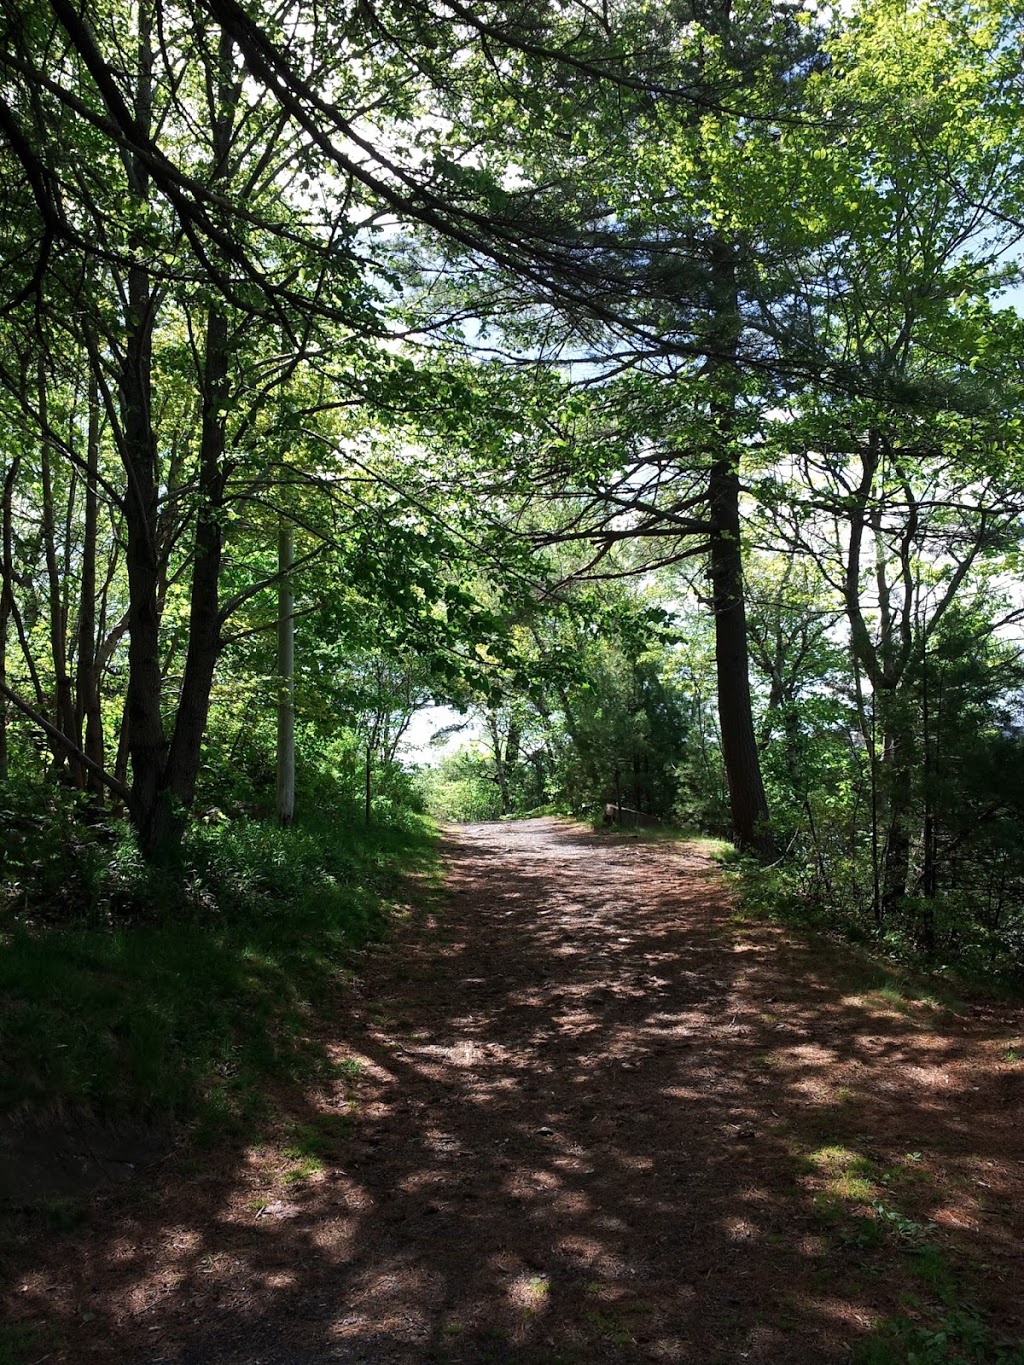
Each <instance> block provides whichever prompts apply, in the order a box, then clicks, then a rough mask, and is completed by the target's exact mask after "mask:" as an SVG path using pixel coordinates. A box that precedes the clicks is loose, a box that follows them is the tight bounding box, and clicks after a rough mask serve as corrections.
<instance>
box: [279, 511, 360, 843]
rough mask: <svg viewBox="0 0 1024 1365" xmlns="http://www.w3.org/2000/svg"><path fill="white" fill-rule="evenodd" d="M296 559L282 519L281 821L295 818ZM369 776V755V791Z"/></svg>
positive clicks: (280, 634)
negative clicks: (293, 571)
mask: <svg viewBox="0 0 1024 1365" xmlns="http://www.w3.org/2000/svg"><path fill="white" fill-rule="evenodd" d="M293 562H294V545H293V541H292V527H291V525H290V523H287V522H283V521H282V523H281V529H280V531H279V533H278V541H277V569H278V573H279V574H280V575H281V580H280V584H279V586H278V590H277V594H278V596H277V818H278V821H279V822H280V823H281V824H282V825H290V824H291V823H292V821H293V820H294V819H295V599H294V594H293V592H292V583H291V578H290V576H289V575H290V572H291V567H292V564H293ZM367 755H369V749H367ZM369 780H370V779H369V757H367V791H369ZM367 799H369V797H367ZM367 823H369V813H368V812H367Z"/></svg>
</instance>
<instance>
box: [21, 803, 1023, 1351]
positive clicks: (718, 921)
mask: <svg viewBox="0 0 1024 1365" xmlns="http://www.w3.org/2000/svg"><path fill="white" fill-rule="evenodd" d="M447 861H448V866H449V880H448V885H447V894H446V897H445V904H444V905H443V906H442V907H441V908H440V909H438V910H437V912H436V914H435V913H434V912H431V913H429V914H421V915H420V916H418V917H415V918H414V919H413V920H411V921H410V922H409V923H408V924H407V925H406V927H405V929H404V930H403V932H402V935H401V936H400V942H399V943H398V944H397V945H393V946H392V947H391V948H389V949H388V950H387V952H385V953H379V954H373V955H371V956H370V957H369V958H368V959H367V960H366V962H365V964H364V968H363V969H362V971H361V974H360V985H359V992H358V994H357V995H356V996H354V997H353V998H352V999H350V1001H349V1003H348V1005H347V1006H346V1008H345V1012H344V1015H343V1017H342V1018H341V1019H340V1021H331V1022H330V1029H331V1031H332V1038H331V1046H332V1047H333V1049H334V1055H335V1058H336V1061H337V1063H338V1083H337V1086H336V1088H335V1089H334V1090H333V1091H332V1092H331V1093H325V1094H321V1095H316V1096H312V1097H309V1099H308V1102H307V1108H306V1110H305V1112H300V1113H298V1114H297V1115H296V1121H295V1130H294V1132H295V1135H294V1137H293V1140H292V1142H291V1144H290V1145H289V1144H288V1143H287V1141H286V1142H285V1143H284V1147H285V1148H286V1150H285V1151H284V1153H282V1147H281V1144H276V1145H275V1143H272V1142H271V1143H268V1144H267V1146H266V1147H265V1148H263V1149H256V1150H252V1151H249V1152H247V1153H245V1154H243V1156H242V1157H241V1158H240V1159H235V1160H233V1161H232V1162H231V1163H226V1162H225V1163H222V1164H219V1165H217V1166H215V1167H213V1168H210V1169H202V1168H201V1167H200V1168H198V1169H196V1170H194V1171H193V1173H192V1175H191V1176H190V1177H189V1178H188V1179H187V1180H185V1181H184V1183H183V1181H182V1178H181V1175H180V1173H179V1174H178V1175H176V1176H175V1177H174V1179H173V1180H169V1181H167V1182H166V1183H165V1184H164V1185H163V1186H159V1187H156V1188H155V1189H154V1193H153V1198H152V1201H151V1202H150V1203H149V1204H148V1205H144V1206H141V1207H140V1206H139V1205H138V1201H137V1200H136V1201H135V1202H134V1203H132V1202H131V1201H127V1202H125V1200H124V1196H123V1195H119V1196H110V1198H109V1200H108V1202H107V1204H106V1205H104V1206H103V1207H102V1208H101V1214H102V1216H103V1217H104V1218H105V1220H106V1224H105V1226H104V1227H103V1229H102V1230H101V1231H100V1232H97V1233H90V1234H88V1235H83V1236H79V1237H78V1238H77V1239H73V1240H71V1241H69V1242H66V1243H64V1244H63V1245H62V1247H61V1248H59V1250H58V1251H57V1252H56V1253H55V1258H54V1260H53V1261H51V1262H50V1263H49V1264H43V1265H40V1266H39V1267H38V1269H37V1270H35V1271H34V1272H33V1273H31V1274H29V1275H27V1276H25V1277H23V1281H22V1284H21V1286H20V1289H21V1295H22V1297H21V1300H20V1303H21V1304H22V1305H24V1310H23V1311H24V1312H25V1313H26V1315H27V1316H32V1315H34V1314H36V1313H44V1312H45V1313H49V1314H50V1316H51V1318H52V1317H56V1318H58V1319H59V1320H61V1322H62V1323H63V1334H64V1336H63V1340H64V1344H65V1346H66V1350H65V1349H59V1350H57V1351H55V1352H53V1353H52V1354H51V1355H50V1356H49V1361H51V1362H53V1365H58V1362H63V1361H67V1362H71V1361H74V1362H79V1361H82V1362H85V1361H99V1360H110V1361H118V1362H126V1363H127V1365H172V1363H173V1365H242V1362H244V1363H245V1365H326V1363H327V1362H341V1363H342V1365H355V1363H356V1362H366V1363H367V1365H414V1362H439V1363H440V1362H481V1363H482V1362H487V1361H493V1362H504V1363H505V1365H511V1363H512V1362H516V1363H517V1365H540V1362H545V1363H546V1365H555V1363H556V1362H565V1363H566V1365H587V1362H593V1361H624V1362H631V1361H641V1360H656V1361H657V1360H662V1361H686V1362H701V1363H702V1365H710V1363H711V1362H716V1361H717V1362H733V1361H751V1362H775V1363H777V1365H800V1363H801V1362H829V1361H843V1360H848V1359H850V1358H851V1354H852V1352H853V1350H854V1349H855V1347H856V1346H857V1343H858V1342H859V1341H861V1340H862V1339H863V1338H864V1337H865V1336H866V1335H867V1334H868V1333H869V1332H870V1330H871V1328H872V1325H873V1324H874V1323H875V1321H876V1320H877V1319H878V1318H879V1317H884V1316H887V1315H889V1314H891V1313H893V1312H896V1311H899V1310H900V1309H901V1308H902V1310H903V1311H909V1312H910V1314H911V1316H914V1315H915V1314H917V1315H918V1316H921V1317H924V1318H927V1317H929V1315H931V1317H932V1318H934V1315H935V1313H936V1312H945V1311H947V1310H948V1309H949V1308H950V1307H951V1306H953V1307H957V1306H959V1308H964V1306H965V1305H973V1304H975V1303H977V1304H979V1305H980V1309H984V1310H985V1312H987V1313H989V1314H990V1315H991V1314H994V1318H992V1321H994V1323H995V1328H994V1329H993V1330H995V1331H996V1332H997V1334H1000V1335H1003V1336H1006V1337H1010V1336H1012V1335H1014V1334H1017V1335H1020V1336H1024V1323H1022V1322H1021V1320H1020V1316H1019V1315H1020V1311H1021V1304H1020V1303H1019V1302H1018V1299H1019V1298H1020V1297H1021V1296H1020V1294H1019V1291H1020V1289H1021V1286H1024V1254H1022V1246H1024V1226H1022V1222H1021V1219H1022V1213H1024V1164H1022V1161H1021V1158H1022V1157H1024V1145H1022V1142H1021V1127H1020V1124H1021V1119H1022V1117H1024V1115H1022V1112H1021V1099H1022V1092H1024V1067H1022V1066H1021V1064H1020V1063H1018V1062H1016V1061H1015V1060H1014V1059H1013V1056H1012V1054H1009V1055H1008V1054H1007V1049H1008V1048H1009V1047H1010V1043H1011V1042H1012V1039H1013V1036H1014V1035H1013V1030H1014V1027H1016V1029H1017V1030H1018V1032H1017V1034H1016V1035H1015V1036H1016V1038H1017V1040H1018V1041H1020V1029H1021V1028H1022V1025H1021V1021H1020V1019H1019V1018H1017V1019H1015V1018H1014V1016H1013V1015H1012V1014H1011V1013H1010V1012H1009V1011H1007V1010H1003V1011H996V1010H993V1011H988V1010H984V1009H978V1008H972V1009H970V1010H967V1009H966V1008H964V1009H961V1010H959V1011H958V1012H957V1013H955V1014H954V1013H949V1012H946V1013H942V1012H939V1011H936V1010H935V1009H930V1008H928V1007H927V1006H925V1005H907V1004H904V1003H903V1002H902V1001H900V1000H899V998H898V997H895V996H889V997H887V996H886V994H885V993H884V992H883V993H879V992H877V991H874V992H873V991H872V990H871V989H870V986H871V984H872V979H874V980H877V977H875V978H872V977H871V976H870V975H868V976H867V977H862V978H861V979H858V975H857V974H858V972H859V971H861V970H862V969H860V968H858V967H857V965H856V963H855V962H854V961H853V959H851V957H850V955H849V953H848V952H847V951H846V950H840V949H838V948H837V949H830V948H828V947H827V945H826V946H825V947H824V948H822V946H821V945H818V946H817V947H816V948H814V949H813V950H812V949H811V948H810V947H809V946H808V945H807V944H805V943H802V942H800V941H797V940H793V941H790V939H789V938H787V936H786V935H785V934H784V933H783V932H782V931H778V930H774V929H765V928H751V927H749V926H744V925H742V924H736V923H734V922H733V917H732V907H731V905H730V902H729V898H728V895H727V894H726V893H725V891H724V890H723V888H722V886H721V884H720V882H719V880H718V878H717V875H716V873H715V870H714V868H713V866H712V865H711V864H710V863H709V862H708V860H707V859H705V858H704V857H703V856H702V855H701V853H700V852H699V850H697V849H696V848H695V847H694V846H692V845H682V844H680V845H670V844H664V843H657V844H647V843H643V842H641V841H636V840H631V839H629V838H628V837H620V838H613V837H607V836H601V835H592V834H589V833H587V832H585V831H581V830H579V829H578V828H574V827H572V826H569V825H567V824H560V823H559V822H557V821H553V820H534V821H527V822H522V823H520V824H511V825H476V826H468V827H460V828H458V829H453V830H452V831H450V833H449V837H448V841H447ZM236 1156H237V1154H236ZM908 1292H910V1293H912V1294H913V1295H915V1296H916V1304H915V1303H911V1305H910V1307H909V1309H908V1308H907V1305H906V1301H905V1300H906V1295H907V1293H908ZM901 1296H903V1299H904V1302H903V1303H902V1304H901V1302H900V1299H901ZM944 1301H948V1302H946V1307H944V1308H943V1307H942V1304H943V1302H944ZM965 1311H970V1312H973V1308H968V1309H967V1310H965ZM1015 1314H1017V1315H1018V1316H1017V1318H1016V1320H1015V1317H1014V1315H1015ZM892 1359H896V1357H895V1356H894V1357H892ZM936 1359H938V1357H936Z"/></svg>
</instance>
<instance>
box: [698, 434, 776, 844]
mask: <svg viewBox="0 0 1024 1365" xmlns="http://www.w3.org/2000/svg"><path fill="white" fill-rule="evenodd" d="M709 504H710V509H711V520H712V526H713V530H712V533H711V553H710V577H711V600H712V605H713V609H714V614H715V660H716V664H717V677H718V717H719V726H720V730H721V736H722V759H723V762H724V764H725V774H726V781H727V782H728V784H729V804H730V808H731V811H732V828H733V838H734V840H735V842H736V847H737V848H740V849H746V850H749V851H751V852H754V853H757V854H759V855H761V856H762V857H768V858H770V857H771V856H772V854H773V853H774V843H773V840H772V835H771V830H770V828H769V825H768V801H767V799H766V797H765V792H764V783H763V781H762V778H761V760H760V757H759V755H758V752H757V740H756V737H755V734H754V719H753V712H752V709H751V701H750V662H749V658H748V653H747V616H746V608H745V605H744V600H743V560H742V551H741V548H740V517H739V474H738V472H737V470H736V467H735V465H734V464H733V462H732V460H731V459H721V460H716V461H715V463H714V464H713V466H712V468H711V480H710V485H709Z"/></svg>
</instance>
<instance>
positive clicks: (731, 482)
mask: <svg viewBox="0 0 1024 1365" xmlns="http://www.w3.org/2000/svg"><path fill="white" fill-rule="evenodd" d="M722 12H723V15H726V16H727V14H728V6H727V5H726V6H724V7H723V8H722ZM711 261H712V268H713V272H714V284H713V288H714V292H715V296H716V297H715V303H714V325H713V327H712V329H711V334H710V337H709V341H710V345H709V347H708V359H709V365H708V381H709V384H711V385H712V386H713V388H712V398H711V411H710V416H711V421H712V427H713V439H715V441H716V444H717V449H716V450H715V453H714V457H713V459H712V464H711V470H710V474H709V480H708V511H709V513H710V520H711V536H710V550H709V565H708V572H709V576H710V579H711V603H712V609H713V611H714V615H715V664H716V672H717V686H718V723H719V730H720V733H721V737H722V761H723V763H724V765H725V776H726V781H727V783H728V786H729V805H730V809H731V812H732V830H733V839H734V841H735V844H736V847H737V848H739V849H744V850H747V851H749V852H752V853H756V854H757V855H758V856H760V857H762V858H766V859H767V858H771V857H772V856H774V852H775V844H774V840H773V838H772V832H771V827H770V825H769V822H768V801H767V798H766V796H765V791H764V782H763V780H762V777H761V760H760V756H759V754H758V751H757V738H756V735H755V733H754V717H753V711H752V708H751V700H750V659H749V652H748V643H747V612H746V604H745V600H744V586H743V548H742V543H741V540H740V476H739V464H738V457H737V456H736V455H735V454H734V453H733V449H732V447H733V439H734V430H733V429H734V425H735V408H736V367H737V360H738V352H739V344H740V334H741V328H742V320H741V316H740V307H739V288H738V285H737V280H736V261H735V255H734V252H733V249H732V247H731V246H730V244H729V243H728V242H726V241H724V240H721V239H719V240H717V241H716V242H715V243H714V244H713V247H712V252H711Z"/></svg>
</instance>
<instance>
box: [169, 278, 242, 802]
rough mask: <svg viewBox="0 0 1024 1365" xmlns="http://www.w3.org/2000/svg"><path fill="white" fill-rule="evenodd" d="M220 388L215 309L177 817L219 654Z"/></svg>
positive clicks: (175, 749) (189, 791)
mask: <svg viewBox="0 0 1024 1365" xmlns="http://www.w3.org/2000/svg"><path fill="white" fill-rule="evenodd" d="M227 388H228V326H227V321H226V319H225V318H224V316H223V314H222V313H221V312H220V310H219V309H218V308H217V306H216V305H213V306H211V308H210V312H209V314H208V316H207V320H206V356H205V359H204V374H203V414H202V427H201V435H200V443H199V484H198V494H199V503H198V508H197V511H196V530H195V554H194V556H193V564H192V599H191V603H190V607H189V635H188V648H187V650H186V653H185V668H184V672H183V675H182V681H181V693H180V695H179V697H178V712H177V716H176V717H175V723H174V735H173V738H172V740H171V748H170V753H169V755H168V759H167V788H168V790H169V791H170V793H171V795H172V796H173V798H174V802H175V806H176V808H177V809H178V810H180V811H185V810H187V809H188V807H189V806H190V805H191V804H192V799H193V797H194V796H195V789H196V779H197V777H198V775H199V762H200V757H201V754H202V747H203V736H204V735H205V733H206V722H207V719H208V717H209V714H210V693H211V691H212V690H213V675H214V669H215V668H216V666H217V659H218V657H219V655H220V649H221V622H220V574H221V561H222V558H223V550H224V531H223V515H222V514H223V510H224V482H225V480H224V447H225V427H224V404H225V403H226V401H227Z"/></svg>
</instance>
